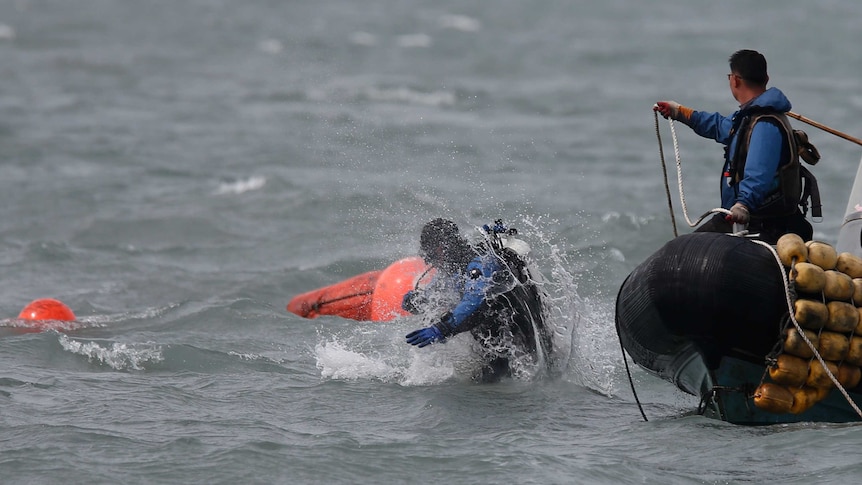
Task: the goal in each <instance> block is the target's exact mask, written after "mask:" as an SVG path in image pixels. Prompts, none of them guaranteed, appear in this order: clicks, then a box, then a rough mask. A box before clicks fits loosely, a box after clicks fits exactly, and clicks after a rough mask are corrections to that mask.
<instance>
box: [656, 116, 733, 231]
mask: <svg viewBox="0 0 862 485" xmlns="http://www.w3.org/2000/svg"><path fill="white" fill-rule="evenodd" d="M653 115H654V117H655V136H656V138H657V139H658V151H659V157H660V158H661V169H662V172H663V174H664V188H665V192H666V194H667V204H668V208H669V209H670V219H671V222H672V223H673V235H674V237H676V236H678V235H679V234H678V233H677V230H676V218H675V217H674V214H673V204H672V203H671V194H670V185H669V184H668V180H667V164H666V162H665V160H664V147H663V144H662V141H661V130H660V129H659V125H658V112H657V111H653ZM667 121H668V123H669V125H670V134H671V138H672V139H673V154H674V158H675V159H676V178H677V188H678V190H679V201H680V204H681V205H682V213H683V215H684V216H685V222H686V223H688V226H689V227H694V226H696V225H698V224H700V223H701V221H703V220H704V219H705V218H706V217H707V216H709V215H710V214H726V215H730V211H729V210H727V209H724V208H721V207H716V208H715V209H712V210H709V211H707V212H704V214H703V215H702V216H700V218H698V219H697V220H696V221H694V222H692V221H691V219H690V218H689V217H688V207H687V206H686V203H685V191H684V190H683V187H682V161H681V159H680V156H679V142H678V141H677V137H676V128H675V127H674V124H673V120H672V119H670V118H668V120H667ZM737 232H739V231H735V232H734V233H737Z"/></svg>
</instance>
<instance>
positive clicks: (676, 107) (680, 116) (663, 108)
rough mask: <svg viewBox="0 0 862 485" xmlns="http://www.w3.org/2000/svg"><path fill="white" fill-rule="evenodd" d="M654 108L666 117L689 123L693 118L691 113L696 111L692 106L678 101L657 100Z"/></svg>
mask: <svg viewBox="0 0 862 485" xmlns="http://www.w3.org/2000/svg"><path fill="white" fill-rule="evenodd" d="M652 110H653V111H658V112H659V114H661V115H662V116H664V119H668V118H670V119H672V120H676V121H682V122H683V123H688V121H689V119H691V113H692V112H694V110H692V109H691V108H688V107H686V106H683V105H681V104H679V103H677V102H676V101H656V103H655V105H654V106H653V107H652Z"/></svg>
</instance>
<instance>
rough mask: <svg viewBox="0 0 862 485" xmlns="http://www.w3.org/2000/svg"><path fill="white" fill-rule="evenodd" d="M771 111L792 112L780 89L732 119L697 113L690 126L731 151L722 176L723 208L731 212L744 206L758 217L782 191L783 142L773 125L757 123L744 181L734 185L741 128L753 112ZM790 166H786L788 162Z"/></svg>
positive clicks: (762, 95) (769, 90) (777, 129)
mask: <svg viewBox="0 0 862 485" xmlns="http://www.w3.org/2000/svg"><path fill="white" fill-rule="evenodd" d="M764 108H767V109H770V110H774V111H776V112H778V113H786V112H788V111H790V110H791V108H792V106H791V104H790V100H788V99H787V97H786V96H785V95H784V93H782V92H781V90H780V89H778V88H769V89H767V90H766V91H765V92H764V93H763V94H761V95H760V96H758V97H756V98H754V99H752V100H751V101H749V102H748V103H746V104H745V105H744V106H742V107H741V108H740V109H739V110H738V111H736V112H734V113H733V114H731V115H730V116H729V117H725V116H722V115H721V114H720V113H707V112H703V111H694V112H693V113H692V114H691V118H690V119H689V122H688V123H687V124H688V125H689V126H690V127H691V128H692V130H694V132H695V133H697V134H698V135H700V136H702V137H705V138H711V139H713V140H715V141H717V142H718V143H721V144H722V145H725V146H726V147H727V148H728V149H727V151H726V153H727V156H725V161H724V168H723V169H722V176H721V207H723V208H725V209H730V208H731V207H732V206H733V204H734V203H736V202H741V203H742V204H745V206H746V207H748V208H749V210H751V212H752V213H756V212H757V210H758V209H759V208H760V206H761V204H762V203H763V200H764V199H765V197H766V196H767V195H768V194H769V193H770V192H772V191H774V190H775V189H777V188H778V185H779V179H778V168H779V165H780V163H781V161H782V160H781V150H782V147H783V146H784V144H785V142H784V141H783V136H782V131H781V129H780V128H779V127H778V126H776V125H775V124H773V123H756V124H755V125H754V128H753V132H752V134H751V141H750V143H749V147H748V157H747V159H746V162H745V173H744V178H743V179H742V180H740V181H739V184H738V185H734V183H733V180H732V179H731V177H730V176H729V169H730V160H729V158H732V157H733V154H734V153H736V146H737V144H738V143H739V132H738V128H739V125H740V123H742V120H743V119H744V118H745V117H746V115H748V114H749V113H750V112H752V111H754V110H758V109H764ZM785 163H786V162H785Z"/></svg>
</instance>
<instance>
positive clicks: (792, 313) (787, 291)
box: [754, 241, 862, 418]
mask: <svg viewBox="0 0 862 485" xmlns="http://www.w3.org/2000/svg"><path fill="white" fill-rule="evenodd" d="M754 242H756V243H757V244H760V245H761V246H763V247H765V248H767V249H769V251H770V252H771V253H772V256H773V257H775V261H776V262H777V263H778V269H779V271H780V272H781V279H782V281H784V295H785V298H786V300H787V311H788V312H789V313H790V321H791V322H793V325H794V326H795V327H796V331H797V332H798V333H799V336H800V337H802V340H804V341H805V343H806V344H808V347H810V348H811V351H812V352H814V356H815V357H817V360H819V361H820V365H822V366H823V370H825V371H826V375H828V376H829V378H830V379H831V380H832V383H833V384H835V387H836V388H837V389H838V390H839V391H841V394H843V395H844V398H845V399H847V403H848V404H850V407H851V408H853V410H854V411H856V414H858V415H859V417H860V418H862V410H860V409H859V407H858V406H856V403H855V402H853V398H851V397H850V394H848V393H847V390H846V389H844V386H842V385H841V383H840V382H838V379H837V378H836V377H835V376H834V375H833V374H832V371H830V370H829V367H827V366H826V362H825V361H824V360H823V357H821V356H820V352H818V351H817V347H816V346H815V345H814V344H812V343H811V340H809V339H808V336H807V335H805V331H804V330H803V329H802V326H801V325H799V322H797V321H796V315H795V311H794V309H793V297H792V296H791V295H790V281H788V279H787V273H786V272H785V271H784V264H783V263H782V262H781V258H780V257H779V256H778V251H776V250H775V248H774V247H772V245H770V244H767V243H765V242H763V241H754Z"/></svg>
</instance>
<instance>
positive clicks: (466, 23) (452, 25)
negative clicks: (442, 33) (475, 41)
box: [438, 15, 482, 32]
mask: <svg viewBox="0 0 862 485" xmlns="http://www.w3.org/2000/svg"><path fill="white" fill-rule="evenodd" d="M438 23H439V25H440V27H441V28H444V29H452V30H460V31H461V32H476V31H478V30H479V29H481V28H482V23H481V22H479V21H478V20H476V19H474V18H473V17H467V16H466V15H443V16H442V17H440V19H439V20H438Z"/></svg>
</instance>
